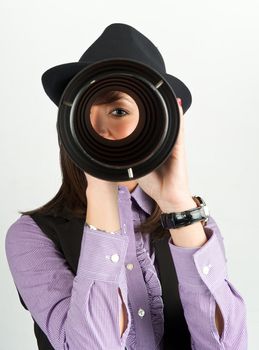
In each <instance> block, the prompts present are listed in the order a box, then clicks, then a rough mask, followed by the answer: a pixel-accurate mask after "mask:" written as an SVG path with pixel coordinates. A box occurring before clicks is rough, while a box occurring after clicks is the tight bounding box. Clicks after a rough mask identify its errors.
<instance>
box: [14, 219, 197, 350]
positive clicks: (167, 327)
mask: <svg viewBox="0 0 259 350" xmlns="http://www.w3.org/2000/svg"><path fill="white" fill-rule="evenodd" d="M31 217H32V219H33V220H34V221H35V222H36V223H37V225H38V226H39V227H40V228H41V230H42V231H43V232H44V233H45V234H46V236H47V237H49V238H50V239H51V240H52V241H53V242H54V243H55V245H56V248H57V249H58V250H59V251H60V252H61V253H62V254H63V256H64V257H65V259H66V261H67V263H68V265H69V267H70V269H71V271H72V272H73V274H74V275H76V273H77V265H78V260H79V256H80V250H81V240H82V235H83V228H84V224H85V220H84V219H78V218H71V217H69V216H66V215H62V216H52V215H42V214H32V215H31ZM168 239H169V238H168V236H166V237H165V238H163V239H160V240H157V241H155V242H154V243H153V247H154V249H155V261H156V264H157V266H158V270H159V275H160V276H159V279H160V282H161V287H162V299H163V303H164V350H178V349H181V350H190V349H191V337H190V333H189V330H188V326H187V323H186V320H185V317H184V312H183V308H182V304H181V301H180V297H179V291H178V280H177V275H176V271H175V268H174V263H173V259H172V256H171V253H170V248H169V246H168ZM169 277H170V278H169ZM17 292H18V294H19V298H20V301H21V303H22V305H23V307H24V308H25V309H26V310H28V308H27V306H26V305H25V303H24V301H23V299H22V297H21V295H20V293H19V291H18V289H17ZM32 318H33V317H32ZM33 321H34V333H35V336H36V339H37V344H38V348H39V350H53V349H54V348H53V347H52V345H51V344H50V342H49V340H48V338H47V337H46V335H45V333H44V332H43V331H42V330H41V328H40V327H39V325H38V324H37V323H36V321H35V320H34V319H33ZM54 350H55V349H54ZM71 350H73V349H71ZM82 350H84V349H82ZM85 350H88V349H85ZM104 350H106V349H104ZM107 350H110V349H107ZM147 350H148V349H147Z"/></svg>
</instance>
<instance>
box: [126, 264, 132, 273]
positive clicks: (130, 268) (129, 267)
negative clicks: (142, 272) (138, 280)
mask: <svg viewBox="0 0 259 350" xmlns="http://www.w3.org/2000/svg"><path fill="white" fill-rule="evenodd" d="M126 267H127V269H128V270H130V271H131V270H132V269H133V267H134V265H133V264H127V266H126Z"/></svg>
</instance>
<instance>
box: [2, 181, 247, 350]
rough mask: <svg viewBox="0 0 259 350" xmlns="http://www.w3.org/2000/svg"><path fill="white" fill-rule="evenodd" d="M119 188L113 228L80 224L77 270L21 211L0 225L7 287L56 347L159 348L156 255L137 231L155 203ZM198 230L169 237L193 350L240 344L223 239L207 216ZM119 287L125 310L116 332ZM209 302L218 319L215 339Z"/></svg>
mask: <svg viewBox="0 0 259 350" xmlns="http://www.w3.org/2000/svg"><path fill="white" fill-rule="evenodd" d="M118 188H119V192H118V204H119V213H120V223H121V229H120V231H118V233H116V234H109V233H106V232H104V231H102V230H99V229H97V230H94V229H92V228H90V227H89V226H88V225H85V226H84V231H83V238H82V242H81V251H80V257H79V262H78V268H77V274H76V275H73V273H72V272H71V270H70V269H69V268H68V265H67V262H66V260H65V259H64V256H63V255H62V254H61V253H60V252H59V251H58V250H57V249H56V247H55V245H54V243H53V242H52V240H50V239H49V238H48V237H47V236H46V235H45V234H44V233H43V232H42V231H41V229H40V228H39V227H38V225H37V224H36V223H35V222H34V221H33V219H32V218H31V217H30V216H28V215H24V216H20V217H19V218H18V219H17V220H16V221H15V222H14V223H13V224H12V225H11V226H10V227H9V229H8V231H7V234H6V240H5V249H6V256H7V260H8V264H9V267H10V271H11V274H12V277H13V280H14V283H15V286H16V287H17V289H18V290H19V292H20V294H21V296H22V298H23V300H24V302H25V304H26V306H27V307H28V309H29V312H30V313H31V315H32V317H33V318H34V319H35V321H36V322H37V324H38V325H39V326H40V328H41V329H42V330H43V332H44V333H45V334H46V335H47V337H48V339H49V341H50V343H51V344H52V346H53V347H54V348H55V349H57V350H64V349H65V350H68V349H70V350H83V349H86V350H88V349H91V350H97V349H98V350H119V349H121V350H122V349H125V347H126V348H127V349H128V350H162V349H163V332H164V319H163V300H162V296H161V294H162V290H161V284H160V281H159V278H158V275H157V274H158V270H157V266H156V264H155V255H154V254H155V252H152V251H151V249H150V242H149V235H146V234H142V233H141V232H138V231H137V228H136V227H137V226H136V225H137V224H139V223H140V222H143V221H145V220H146V219H147V217H148V216H149V215H150V214H151V212H152V210H153V208H154V204H155V203H154V201H153V200H152V199H151V198H150V197H149V196H148V195H147V194H146V193H145V192H144V191H143V190H142V189H141V187H140V186H137V187H136V188H135V189H134V190H133V192H131V193H130V192H129V190H128V188H127V187H126V186H119V187H118ZM204 229H205V233H206V236H207V238H208V241H207V242H206V243H205V244H204V245H203V246H202V247H200V248H183V247H178V246H175V245H174V244H173V243H172V241H171V239H169V240H168V244H169V247H170V251H171V254H172V258H173V260H174V264H175V268H176V273H177V276H178V280H179V293H180V297H181V301H182V304H183V309H184V313H185V318H186V321H187V324H188V327H189V331H190V334H191V338H192V349H193V350H194V349H195V350H217V349H222V350H223V349H224V350H230V349H231V350H246V349H247V321H246V306H245V303H244V300H243V298H242V297H241V295H240V294H239V292H238V291H237V290H236V289H235V287H234V286H233V285H232V284H231V283H230V281H229V279H228V274H227V266H226V262H227V259H226V255H225V249H224V244H223V238H222V236H221V233H220V230H219V227H218V226H217V224H216V222H215V220H214V219H213V218H212V217H211V216H210V218H209V220H208V223H207V226H206V227H205V228H204ZM190 230H191V226H190ZM168 277H169V278H170V276H168ZM118 288H120V290H121V293H122V297H123V301H124V303H125V305H126V309H127V316H128V324H127V328H126V330H125V331H124V333H123V335H122V337H121V336H120V330H119V315H120V312H121V302H120V297H119V294H118ZM216 303H217V304H218V305H219V308H220V310H221V313H222V315H223V319H224V329H223V333H222V336H221V337H220V336H219V334H218V331H217V327H216V324H215V306H216ZM172 350H173V349H172ZM176 350H178V349H176Z"/></svg>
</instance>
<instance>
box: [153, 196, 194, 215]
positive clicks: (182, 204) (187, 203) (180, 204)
mask: <svg viewBox="0 0 259 350" xmlns="http://www.w3.org/2000/svg"><path fill="white" fill-rule="evenodd" d="M157 204H158V206H159V207H160V209H161V211H162V212H163V213H172V212H182V211H186V210H190V209H192V208H196V207H197V204H196V202H195V201H194V199H193V198H192V196H186V197H182V198H181V200H179V201H170V202H168V201H163V200H159V202H158V203H157Z"/></svg>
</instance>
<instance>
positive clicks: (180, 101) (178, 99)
mask: <svg viewBox="0 0 259 350" xmlns="http://www.w3.org/2000/svg"><path fill="white" fill-rule="evenodd" d="M177 101H178V103H179V105H180V106H182V100H181V99H180V98H179V97H178V98H177Z"/></svg>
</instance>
